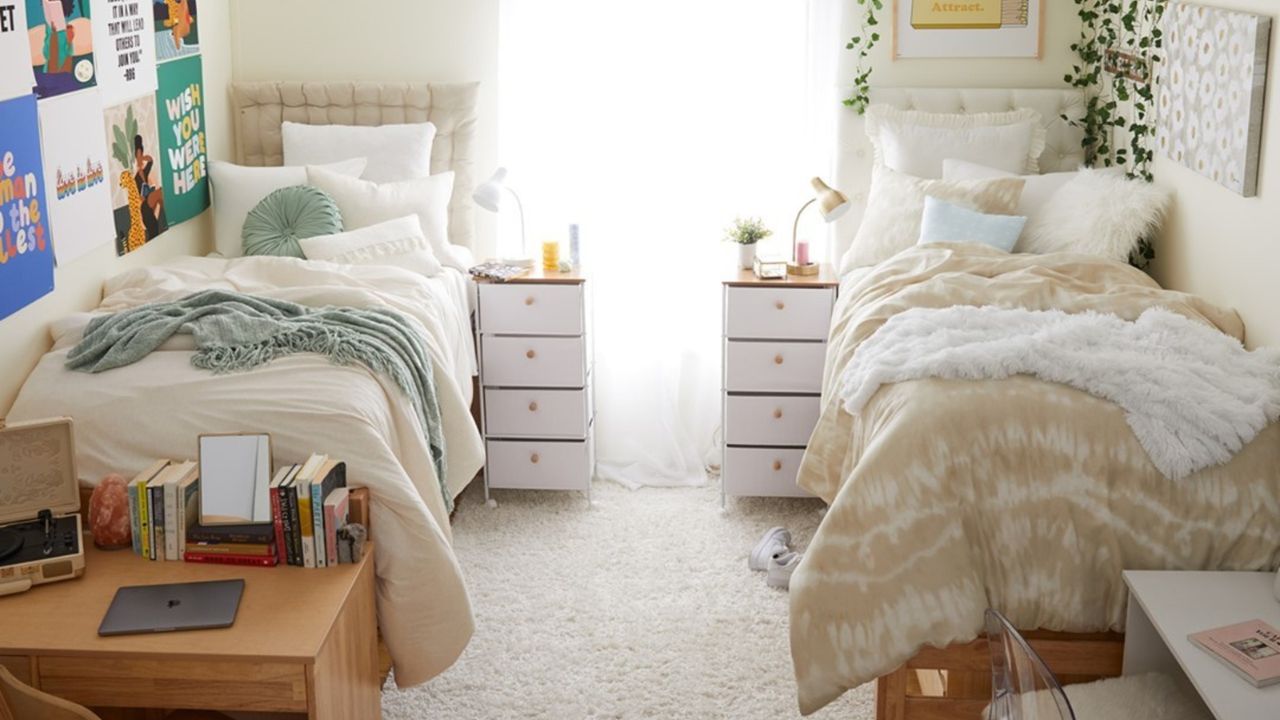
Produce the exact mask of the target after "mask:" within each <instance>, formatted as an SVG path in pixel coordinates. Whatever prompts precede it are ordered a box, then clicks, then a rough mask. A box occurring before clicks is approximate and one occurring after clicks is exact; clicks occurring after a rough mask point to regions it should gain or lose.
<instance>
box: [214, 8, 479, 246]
mask: <svg viewBox="0 0 1280 720" xmlns="http://www.w3.org/2000/svg"><path fill="white" fill-rule="evenodd" d="M233 2H234V5H233V13H232V15H233V20H232V22H233V23H234V48H233V52H234V55H235V79H236V80H237V81H255V80H316V81H334V80H369V81H379V80H400V81H415V82H427V81H437V82H463V81H475V80H478V81H480V99H479V108H478V112H479V118H478V121H477V129H476V131H477V143H478V146H477V158H476V181H477V182H481V181H483V180H484V179H485V178H486V177H488V175H489V173H490V172H492V170H493V168H494V167H495V166H496V165H497V164H498V151H497V147H498V141H497V138H498V127H497V117H498V113H497V105H498V88H497V85H498V0H397V1H396V2H391V3H377V4H372V3H370V4H367V5H365V4H360V5H359V9H358V10H357V9H356V7H357V4H356V3H353V2H352V1H351V0H233ZM494 228H495V223H494V218H493V216H491V215H490V214H488V213H485V212H484V211H477V213H476V229H477V238H478V240H477V243H478V246H477V248H476V256H477V257H480V258H483V257H485V256H487V255H489V254H491V253H492V252H493V250H492V248H493V243H492V238H493V237H494V232H495V229H494Z"/></svg>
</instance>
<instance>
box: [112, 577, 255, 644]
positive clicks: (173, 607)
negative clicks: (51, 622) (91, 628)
mask: <svg viewBox="0 0 1280 720" xmlns="http://www.w3.org/2000/svg"><path fill="white" fill-rule="evenodd" d="M243 593H244V580H213V581H209V582H191V583H174V584H172V585H133V586H130V587H122V588H120V589H119V590H117V591H116V597H115V599H114V600H112V601H111V607H110V608H108V609H107V616H106V617H104V618H102V624H101V625H99V626H98V634H99V635H136V634H139V633H157V632H172V631H174V630H206V629H209V628H224V627H231V623H233V622H235V621H236V610H238V609H239V608H240V595H241V594H243Z"/></svg>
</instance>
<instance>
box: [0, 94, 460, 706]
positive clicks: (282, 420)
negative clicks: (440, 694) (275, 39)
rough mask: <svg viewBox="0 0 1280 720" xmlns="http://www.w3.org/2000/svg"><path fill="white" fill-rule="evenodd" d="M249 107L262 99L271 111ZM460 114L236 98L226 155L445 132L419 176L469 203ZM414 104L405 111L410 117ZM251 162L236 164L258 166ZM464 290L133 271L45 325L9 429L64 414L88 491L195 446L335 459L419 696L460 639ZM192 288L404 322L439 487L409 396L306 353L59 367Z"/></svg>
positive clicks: (314, 269) (295, 265) (327, 274)
mask: <svg viewBox="0 0 1280 720" xmlns="http://www.w3.org/2000/svg"><path fill="white" fill-rule="evenodd" d="M433 94H434V95H435V97H433ZM263 98H267V99H272V98H274V105H272V104H270V103H264V102H261V100H262V99H263ZM474 99H475V87H474V86H471V85H466V86H458V85H452V86H451V85H445V86H436V85H426V84H423V85H416V86H415V85H399V86H382V85H359V84H356V85H353V84H350V83H347V84H336V85H322V84H317V85H305V84H293V85H285V84H279V85H277V84H261V85H256V86H253V87H251V88H249V89H248V90H243V89H240V88H238V89H237V92H236V102H237V108H236V109H237V119H238V123H239V128H238V129H239V138H238V140H239V143H240V151H241V152H240V158H241V160H242V162H243V161H244V160H245V157H246V148H250V149H253V148H257V149H259V150H260V149H261V148H263V147H264V146H270V144H271V143H272V139H273V138H274V142H275V144H276V145H278V144H279V126H280V123H281V121H282V118H283V119H294V120H299V118H301V119H300V120H299V121H302V122H311V123H316V124H323V123H334V124H342V123H350V124H380V123H394V122H407V121H410V119H408V118H407V117H406V112H408V113H413V112H414V111H415V110H416V111H418V112H426V113H429V114H428V115H427V117H426V119H430V120H431V121H432V122H435V123H436V124H437V125H438V126H440V127H441V129H442V130H443V131H449V132H450V133H451V136H450V137H449V140H448V142H440V140H441V138H440V136H437V142H438V143H440V145H441V148H440V150H439V152H438V153H436V152H433V158H432V172H433V173H435V172H442V171H445V170H453V171H455V172H456V173H457V177H458V184H459V185H464V186H465V187H464V188H463V190H462V192H459V191H458V188H457V187H456V186H455V199H458V196H459V195H461V199H463V200H466V201H469V198H470V187H469V186H470V183H471V172H470V134H471V127H472V125H473V123H474V108H475V106H474ZM441 100H442V101H443V102H441ZM433 101H436V102H434V103H433ZM415 103H417V104H418V105H419V107H417V108H414V107H408V108H406V106H408V105H413V104H415ZM249 105H252V107H248V106H249ZM433 111H434V112H433ZM344 115H347V116H348V117H344ZM272 117H274V121H273V120H272ZM273 122H274V128H275V129H274V131H273V130H272V129H271V128H272V125H273ZM442 134H444V133H442ZM437 154H438V157H437ZM264 157H265V156H263V155H261V154H259V155H258V157H257V158H251V159H250V162H253V160H254V159H256V160H257V162H256V163H255V164H263V163H264V162H270V158H269V157H265V159H264ZM275 162H276V163H278V162H279V158H276V160H275ZM215 192H216V190H215ZM450 215H451V217H450V220H451V227H450V239H451V240H454V241H455V242H458V241H459V240H461V241H463V242H466V241H469V239H470V238H469V235H468V234H467V233H468V232H469V230H467V231H464V230H462V228H469V219H470V215H469V211H467V210H461V211H459V212H453V208H451V212H450ZM455 223H456V224H455ZM455 230H457V232H455ZM467 283H468V281H467V279H466V277H465V275H464V274H462V273H460V272H458V271H456V270H452V269H449V268H444V269H443V270H442V271H441V272H440V273H439V274H438V275H436V276H434V277H424V276H422V275H419V274H415V273H412V272H409V271H407V270H402V269H399V268H395V267H387V266H379V265H368V266H351V265H339V264H334V263H328V262H318V261H308V260H300V259H295V258H274V257H247V258H237V259H232V260H227V259H222V258H196V257H190V258H182V259H179V260H176V261H173V262H170V263H166V264H164V265H159V266H153V267H147V268H141V269H137V270H132V271H129V272H126V273H123V274H121V275H118V276H116V277H113V278H111V279H109V280H108V281H107V282H106V284H105V287H104V298H103V301H102V303H101V306H100V307H99V308H98V309H97V310H95V311H94V312H93V313H84V314H79V315H74V316H70V317H67V318H64V319H62V320H60V321H58V322H56V323H54V325H53V327H52V334H53V339H54V346H53V349H52V350H51V351H50V352H49V353H48V354H46V355H45V356H44V357H43V358H42V359H41V360H40V362H39V364H38V365H37V366H36V368H35V370H34V371H33V372H32V374H31V376H30V377H29V378H28V379H27V381H26V382H25V383H24V385H23V387H22V389H21V391H20V392H19V395H18V398H17V400H16V401H15V403H14V405H13V408H12V410H11V412H10V414H9V416H8V419H9V420H11V421H21V420H26V419H33V418H41V417H50V416H70V417H72V418H73V419H74V420H75V422H76V435H77V454H78V468H79V471H80V474H81V477H82V478H84V479H86V480H90V481H94V480H96V479H98V478H101V477H103V476H104V475H105V474H107V473H109V472H120V473H123V474H125V475H126V476H127V475H130V474H132V473H134V472H137V471H138V470H140V469H142V468H143V467H145V466H146V465H148V464H149V463H150V462H151V461H152V460H153V459H155V458H158V457H194V456H195V454H196V438H197V436H198V435H200V434H202V433H218V432H243V431H261V432H269V433H270V434H271V436H272V446H273V451H274V455H275V458H274V459H275V461H276V462H277V463H284V462H301V461H302V460H304V459H306V457H307V456H308V455H309V454H310V453H312V452H324V453H327V454H329V455H330V456H332V457H336V458H342V459H344V460H346V461H347V465H348V479H349V482H350V483H351V484H352V485H353V486H364V487H367V488H369V490H370V496H371V498H372V502H371V508H370V510H371V524H372V528H373V533H374V539H375V540H376V541H377V542H378V545H379V552H378V554H377V556H376V560H377V577H378V620H379V627H380V630H381V633H382V636H383V638H384V639H385V641H386V643H387V646H388V649H389V650H390V652H391V655H392V659H393V661H394V664H395V669H396V681H397V683H398V684H400V685H401V686H410V685H415V684H418V683H421V682H424V681H426V680H428V679H430V678H431V677H433V676H435V675H437V674H439V673H440V672H443V671H444V670H445V669H447V668H448V667H449V666H450V665H451V664H452V663H453V662H454V661H455V660H456V659H457V657H458V656H459V655H460V654H461V652H462V650H463V649H464V648H465V647H466V645H467V642H468V641H469V640H470V637H471V633H472V631H473V627H474V622H473V618H472V612H471V606H470V601H469V599H468V597H467V592H466V588H465V586H464V584H463V580H462V575H461V572H460V569H459V567H458V563H457V560H456V558H455V556H454V554H453V550H452V547H451V542H452V540H451V533H450V527H449V517H448V510H447V507H448V506H449V505H450V504H451V502H450V501H451V500H452V499H453V497H456V496H457V495H458V494H459V493H460V492H461V491H462V490H463V489H464V488H465V487H466V485H467V484H468V483H469V482H470V481H471V479H472V478H473V477H475V475H476V473H477V472H478V470H479V469H480V467H481V466H482V464H483V445H482V442H481V439H480V435H479V432H478V430H477V428H476V426H475V423H474V421H473V420H472V418H471V415H470V410H469V408H470V401H471V388H472V385H471V378H472V375H473V374H474V368H475V353H474V346H473V342H472V338H471V335H470V321H469V309H468V305H469V303H468V295H469V288H468V284H467ZM203 290H226V291H232V292H237V293H243V294H246V295H253V296H258V297H263V298H270V299H278V300H285V301H288V302H292V303H296V304H299V305H304V306H310V307H323V306H342V307H354V308H372V309H389V310H393V311H395V312H397V313H399V314H401V315H402V316H404V317H405V318H407V319H408V321H409V324H410V325H411V326H412V328H413V330H414V331H415V332H417V333H419V334H420V335H421V338H422V340H423V343H424V345H425V347H426V350H427V353H428V354H429V356H430V360H431V371H432V376H433V379H434V383H435V388H436V395H437V402H438V405H439V409H440V414H441V419H442V426H443V436H444V441H445V448H446V454H447V455H446V457H447V471H446V474H447V476H446V477H444V478H437V476H436V471H435V466H434V464H433V462H432V456H431V450H430V448H429V447H428V443H427V440H426V438H425V436H424V431H423V428H422V423H421V422H420V420H419V419H418V418H419V416H418V413H417V412H416V411H415V409H414V407H413V406H412V403H411V401H410V400H409V399H408V397H407V396H406V395H405V394H404V393H403V392H402V391H401V390H400V389H399V388H398V387H397V386H396V385H395V383H394V382H392V381H391V380H390V379H388V378H386V377H384V376H382V375H380V374H376V373H373V372H371V371H369V370H367V369H365V367H364V366H362V365H351V366H337V365H334V364H332V363H330V362H329V360H328V359H327V358H324V357H322V356H320V355H314V354H305V353H304V354H294V355H289V356H286V357H282V358H279V359H276V360H274V361H272V362H270V363H268V364H266V365H263V366H260V367H258V368H256V369H253V370H249V371H247V372H239V373H233V374H219V375H215V374H213V373H210V372H208V371H205V370H200V369H197V368H195V367H193V366H192V365H191V358H192V355H193V353H194V351H195V346H194V341H193V340H192V338H191V336H189V335H176V336H174V337H173V338H172V339H170V340H169V341H168V342H166V343H165V344H163V345H162V346H160V348H159V349H158V350H157V351H155V352H152V353H151V354H149V355H147V356H146V357H144V358H143V359H142V360H140V361H138V362H136V363H133V364H131V365H126V366H124V367H120V368H116V369H114V370H110V371H108V372H105V373H100V374H89V373H82V372H76V371H71V370H68V369H67V368H66V367H65V364H66V358H67V354H68V352H69V351H70V350H71V348H72V347H74V346H75V344H76V343H77V342H78V341H79V340H80V338H81V336H82V334H83V332H84V330H85V327H86V326H87V325H88V323H89V321H90V320H91V319H92V318H93V317H94V316H96V315H102V314H106V313H116V312H120V311H124V310H128V309H130V308H135V307H138V306H141V305H145V304H148V303H155V302H169V301H175V300H179V299H181V298H184V297H187V296H189V295H192V294H194V293H197V292H200V291H203ZM446 495H447V498H446Z"/></svg>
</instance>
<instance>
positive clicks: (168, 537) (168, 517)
mask: <svg viewBox="0 0 1280 720" xmlns="http://www.w3.org/2000/svg"><path fill="white" fill-rule="evenodd" d="M164 559H165V560H178V559H180V556H179V555H178V486H177V485H176V484H175V483H165V484H164Z"/></svg>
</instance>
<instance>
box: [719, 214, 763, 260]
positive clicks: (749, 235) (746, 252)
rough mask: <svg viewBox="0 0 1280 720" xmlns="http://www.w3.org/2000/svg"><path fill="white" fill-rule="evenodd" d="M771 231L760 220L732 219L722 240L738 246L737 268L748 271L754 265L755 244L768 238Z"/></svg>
mask: <svg viewBox="0 0 1280 720" xmlns="http://www.w3.org/2000/svg"><path fill="white" fill-rule="evenodd" d="M772 234H773V231H772V230H770V229H769V228H767V227H765V226H764V222H763V221H761V220H760V218H740V217H739V218H734V219H733V224H732V225H730V226H729V229H728V230H725V236H724V239H725V240H728V241H729V242H731V243H736V244H737V245H738V267H739V268H741V269H743V270H750V269H751V268H752V266H753V265H754V264H755V259H756V244H757V243H759V242H760V241H761V240H763V239H765V238H767V237H769V236H770V235H772Z"/></svg>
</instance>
